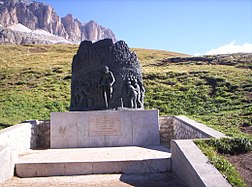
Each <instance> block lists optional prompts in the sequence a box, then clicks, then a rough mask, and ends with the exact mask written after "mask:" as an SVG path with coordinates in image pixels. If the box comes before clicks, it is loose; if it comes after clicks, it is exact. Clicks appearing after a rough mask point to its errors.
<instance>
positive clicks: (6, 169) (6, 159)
mask: <svg viewBox="0 0 252 187" xmlns="http://www.w3.org/2000/svg"><path fill="white" fill-rule="evenodd" d="M16 159H17V154H15V153H13V152H12V151H11V148H10V147H8V146H0V183H2V182H4V181H5V180H7V179H10V178H11V177H13V174H14V166H15V160H16Z"/></svg>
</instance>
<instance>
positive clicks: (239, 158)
mask: <svg viewBox="0 0 252 187" xmlns="http://www.w3.org/2000/svg"><path fill="white" fill-rule="evenodd" d="M227 159H228V161H229V162H231V163H232V164H233V165H234V166H235V168H236V170H237V171H238V172H239V173H240V175H241V177H242V178H243V180H244V181H245V182H246V184H247V185H248V186H251V187H252V152H249V153H245V154H240V155H234V156H227Z"/></svg>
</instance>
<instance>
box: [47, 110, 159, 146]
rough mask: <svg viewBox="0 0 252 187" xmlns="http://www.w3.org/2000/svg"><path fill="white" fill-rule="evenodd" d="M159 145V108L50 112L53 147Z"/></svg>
mask: <svg viewBox="0 0 252 187" xmlns="http://www.w3.org/2000/svg"><path fill="white" fill-rule="evenodd" d="M159 144H160V136H159V125H158V110H121V111H114V110H101V111H88V112H55V113H51V148H70V147H72V148H73V147H76V148H77V147H109V146H131V145H138V146H146V145H159Z"/></svg>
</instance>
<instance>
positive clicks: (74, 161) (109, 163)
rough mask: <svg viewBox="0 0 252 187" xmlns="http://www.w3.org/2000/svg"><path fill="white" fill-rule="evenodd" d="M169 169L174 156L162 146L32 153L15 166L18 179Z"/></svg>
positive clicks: (148, 171) (57, 150) (29, 152)
mask: <svg viewBox="0 0 252 187" xmlns="http://www.w3.org/2000/svg"><path fill="white" fill-rule="evenodd" d="M170 170H171V153H169V150H168V149H167V148H165V147H161V146H152V147H145V148H144V147H136V146H129V147H106V148H77V149H47V150H29V151H28V152H24V153H23V154H22V155H20V156H19V160H18V161H17V163H16V174H17V176H19V177H37V176H60V175H80V174H101V173H102V174H108V173H158V172H167V171H170Z"/></svg>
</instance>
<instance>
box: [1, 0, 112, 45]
mask: <svg viewBox="0 0 252 187" xmlns="http://www.w3.org/2000/svg"><path fill="white" fill-rule="evenodd" d="M18 23H20V24H22V25H24V26H26V27H27V28H29V29H31V30H36V29H42V30H45V31H47V32H49V33H51V34H54V35H56V36H60V37H63V38H65V39H68V40H70V41H72V42H75V43H79V42H80V41H82V40H90V41H93V42H94V41H98V40H101V39H104V38H111V39H112V40H113V41H114V42H115V41H116V39H115V35H114V33H113V32H112V31H111V30H110V29H108V28H105V27H103V26H101V25H99V24H98V23H96V22H95V21H94V20H91V21H89V22H88V23H86V24H83V23H81V22H80V21H79V20H78V19H76V18H74V17H73V15H72V14H67V15H66V16H65V17H63V18H60V17H59V16H58V15H57V13H56V12H55V10H54V9H53V7H51V6H50V5H47V4H44V3H40V2H31V1H29V0H0V24H1V25H2V26H3V27H10V26H12V25H16V24H18ZM0 42H1V41H0Z"/></svg>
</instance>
